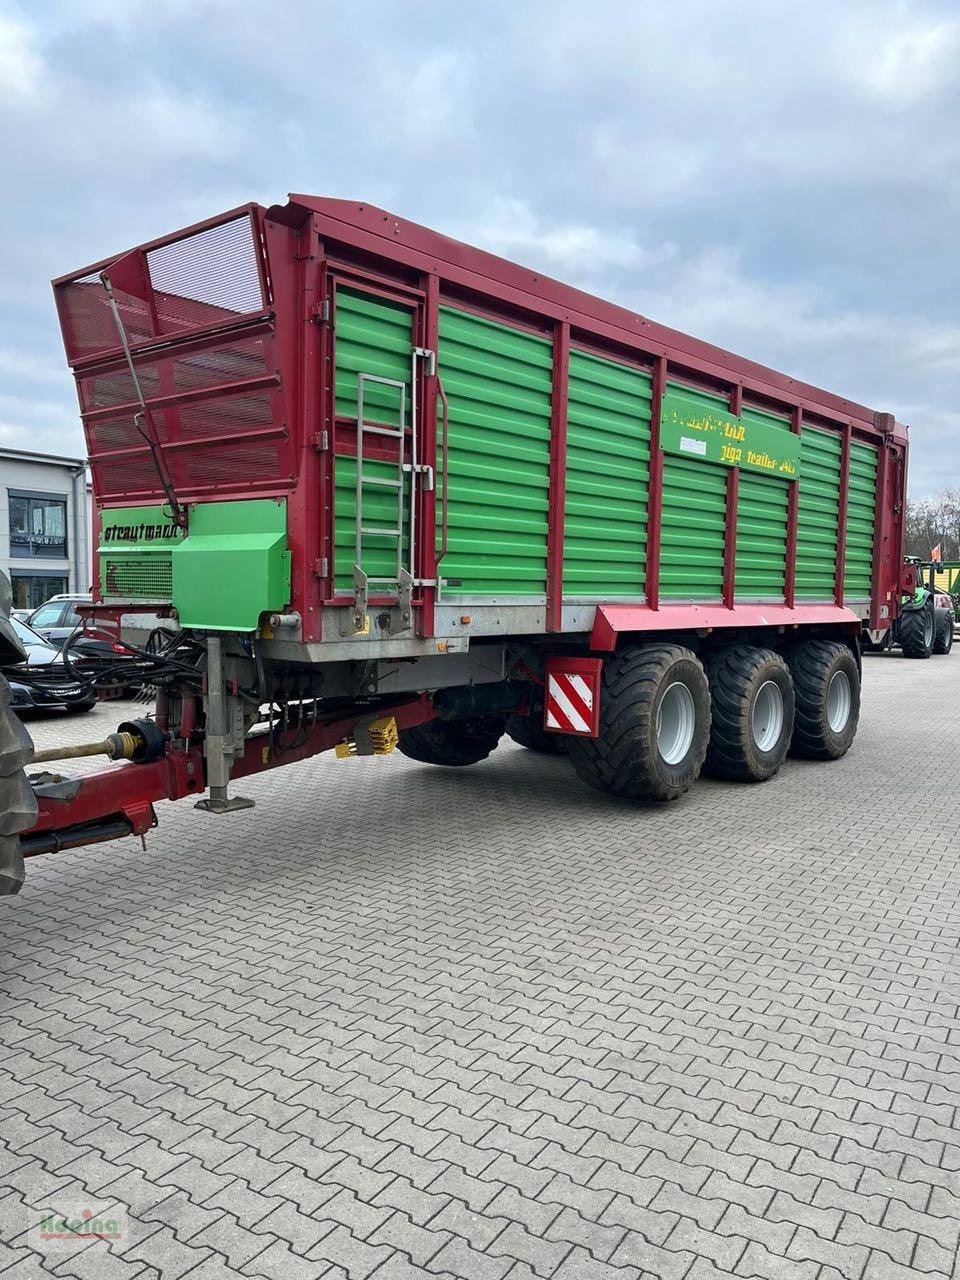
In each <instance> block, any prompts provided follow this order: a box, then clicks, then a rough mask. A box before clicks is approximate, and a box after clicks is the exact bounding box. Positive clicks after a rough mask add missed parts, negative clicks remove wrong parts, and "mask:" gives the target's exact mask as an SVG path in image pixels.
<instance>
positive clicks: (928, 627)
mask: <svg viewBox="0 0 960 1280" xmlns="http://www.w3.org/2000/svg"><path fill="white" fill-rule="evenodd" d="M923 644H924V647H925V648H926V647H927V646H929V645H931V644H933V614H932V613H931V612H930V610H929V609H927V611H926V612H925V614H924V616H923Z"/></svg>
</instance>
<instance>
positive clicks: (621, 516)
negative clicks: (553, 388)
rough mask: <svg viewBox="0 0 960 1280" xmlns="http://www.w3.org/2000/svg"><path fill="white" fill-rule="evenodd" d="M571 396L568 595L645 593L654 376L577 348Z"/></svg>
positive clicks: (565, 561) (565, 562)
mask: <svg viewBox="0 0 960 1280" xmlns="http://www.w3.org/2000/svg"><path fill="white" fill-rule="evenodd" d="M567 397H568V399H567V480H566V515H565V526H564V559H563V590H564V594H565V595H573V596H577V595H584V596H591V595H592V596H598V595H599V596H606V597H610V596H642V595H643V592H644V579H645V575H646V556H647V489H648V484H649V479H650V409H651V379H650V376H649V374H646V373H641V372H640V371H639V370H637V369H630V368H628V367H627V366H626V365H622V364H617V363H616V362H614V361H613V360H604V359H601V358H600V357H598V356H593V355H587V354H585V353H584V352H580V351H571V352H570V380H569V383H568V389H567Z"/></svg>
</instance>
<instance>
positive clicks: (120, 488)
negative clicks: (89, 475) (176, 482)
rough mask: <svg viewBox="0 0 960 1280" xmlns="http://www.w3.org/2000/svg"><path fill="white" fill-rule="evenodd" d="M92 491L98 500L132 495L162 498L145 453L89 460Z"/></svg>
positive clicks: (153, 467) (152, 468) (149, 460)
mask: <svg viewBox="0 0 960 1280" xmlns="http://www.w3.org/2000/svg"><path fill="white" fill-rule="evenodd" d="M90 467H91V470H92V471H93V483H94V489H95V491H96V493H97V496H98V497H101V498H130V497H133V496H135V495H140V494H144V495H148V494H149V495H151V496H152V495H162V493H163V490H162V488H161V486H160V481H159V480H158V479H157V469H156V467H155V466H154V465H153V459H152V458H151V457H150V455H149V453H146V452H144V453H143V454H141V455H135V456H134V457H132V458H131V457H126V458H117V459H115V460H113V461H106V462H104V461H97V459H96V458H91V460H90Z"/></svg>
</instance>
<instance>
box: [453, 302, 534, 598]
mask: <svg viewBox="0 0 960 1280" xmlns="http://www.w3.org/2000/svg"><path fill="white" fill-rule="evenodd" d="M439 368H440V377H441V380H442V382H443V387H444V390H445V391H446V393H447V397H448V399H449V401H450V414H449V467H450V474H449V477H448V482H449V506H448V525H449V538H448V544H447V555H446V557H445V559H444V560H443V561H442V562H441V566H440V572H441V574H442V575H443V577H444V579H445V580H446V582H447V584H448V585H447V586H446V587H445V588H444V595H449V594H454V595H459V594H462V595H496V596H527V595H543V594H544V592H545V591H546V587H547V503H548V491H549V462H550V401H551V390H552V378H553V351H552V346H551V343H549V342H547V341H546V340H544V339H543V338H539V337H536V336H534V335H533V334H529V333H523V332H521V331H520V330H518V329H513V328H511V327H509V326H508V325H504V324H498V323H495V322H493V321H491V320H484V319H481V318H480V317H479V316H473V315H468V314H466V313H465V312H463V311H459V310H457V309H455V308H453V307H441V309H440V344H439ZM438 483H439V481H438ZM438 523H439V522H438Z"/></svg>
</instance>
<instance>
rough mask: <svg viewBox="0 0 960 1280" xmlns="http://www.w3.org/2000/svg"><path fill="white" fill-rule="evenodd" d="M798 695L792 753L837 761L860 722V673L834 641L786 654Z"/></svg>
mask: <svg viewBox="0 0 960 1280" xmlns="http://www.w3.org/2000/svg"><path fill="white" fill-rule="evenodd" d="M788 661H789V664H790V674H791V675H792V676H793V689H794V695H795V697H796V715H795V717H794V725H793V741H792V743H791V745H790V750H791V753H792V754H793V755H795V756H801V757H803V758H805V759H807V760H838V759H839V758H840V756H842V755H845V754H846V753H847V751H849V750H850V745H851V743H852V742H853V740H854V738H855V737H856V734H857V722H858V721H859V719H860V672H859V670H858V668H857V661H856V658H854V656H853V653H852V652H851V650H850V649H848V648H847V646H846V645H845V644H841V643H840V642H839V641H836V640H805V641H803V643H801V644H798V645H795V646H794V648H792V649H791V650H790V653H789V655H788Z"/></svg>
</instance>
